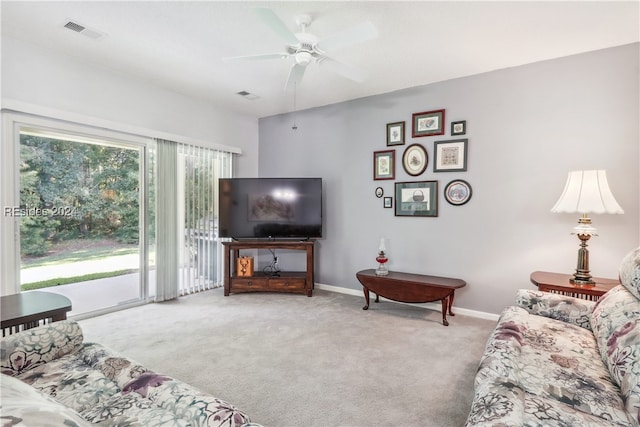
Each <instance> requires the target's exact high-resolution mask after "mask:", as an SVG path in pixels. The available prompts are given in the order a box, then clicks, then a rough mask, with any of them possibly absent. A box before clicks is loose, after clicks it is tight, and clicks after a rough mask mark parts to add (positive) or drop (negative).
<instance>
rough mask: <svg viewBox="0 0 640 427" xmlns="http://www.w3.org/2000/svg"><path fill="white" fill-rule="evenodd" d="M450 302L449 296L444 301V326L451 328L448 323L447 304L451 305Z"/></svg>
mask: <svg viewBox="0 0 640 427" xmlns="http://www.w3.org/2000/svg"><path fill="white" fill-rule="evenodd" d="M448 300H449V297H448V296H446V297H444V298H443V299H442V324H443V325H444V326H449V322H447V304H448V303H449V301H448Z"/></svg>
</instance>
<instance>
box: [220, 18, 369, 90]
mask: <svg viewBox="0 0 640 427" xmlns="http://www.w3.org/2000/svg"><path fill="white" fill-rule="evenodd" d="M254 11H255V12H256V14H257V15H258V17H259V18H260V19H262V21H263V22H264V23H265V24H266V25H267V26H269V27H270V28H271V29H272V30H273V31H275V32H276V33H277V34H278V35H279V36H280V37H282V39H283V40H284V41H285V42H286V45H285V51H284V52H280V53H265V54H259V55H245V56H233V57H228V58H224V60H225V61H237V60H262V59H278V58H280V59H286V58H291V57H293V58H294V60H295V62H294V64H293V65H292V67H291V70H290V71H289V77H288V78H287V83H286V84H285V90H290V89H293V88H294V87H295V86H296V85H300V82H301V81H302V76H303V75H304V72H305V70H306V69H307V66H308V65H309V64H310V63H311V62H315V63H317V64H318V65H320V66H321V67H323V68H326V69H328V70H330V71H333V72H334V73H337V74H340V75H341V76H343V77H346V78H348V79H350V80H353V81H355V82H358V83H361V82H363V81H364V80H365V78H366V72H365V71H363V70H361V69H359V68H357V67H354V66H351V65H348V64H344V63H342V62H338V61H336V60H334V59H331V58H330V57H328V56H327V55H326V53H327V52H329V51H332V50H334V49H340V48H343V47H347V46H352V45H354V44H357V43H362V42H364V41H367V40H370V39H373V38H376V37H377V36H378V31H377V30H376V28H375V27H374V25H373V24H372V23H371V22H369V21H367V22H363V23H361V24H359V25H356V26H354V27H351V28H349V29H347V30H344V31H341V32H339V33H337V34H334V35H333V36H329V37H326V38H323V39H320V38H318V37H317V36H315V35H313V34H311V33H309V32H307V29H308V28H309V26H310V25H311V21H312V19H311V15H308V14H302V15H298V16H296V17H295V21H296V24H297V25H298V27H299V28H300V31H299V32H297V33H293V32H292V31H291V30H289V28H287V26H286V25H285V24H284V22H282V20H280V18H278V16H277V15H276V14H275V13H274V12H273V10H271V9H268V8H256V9H254Z"/></svg>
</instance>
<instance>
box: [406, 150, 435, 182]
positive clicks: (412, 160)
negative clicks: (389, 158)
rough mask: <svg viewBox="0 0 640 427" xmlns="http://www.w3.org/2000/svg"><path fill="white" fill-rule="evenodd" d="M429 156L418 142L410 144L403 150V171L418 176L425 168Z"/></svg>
mask: <svg viewBox="0 0 640 427" xmlns="http://www.w3.org/2000/svg"><path fill="white" fill-rule="evenodd" d="M427 163H429V156H427V150H426V149H425V148H424V147H423V146H422V145H420V144H411V145H410V146H408V147H407V149H406V150H404V154H403V155H402V166H404V170H405V172H407V173H408V174H409V175H412V176H418V175H420V174H421V173H422V172H424V170H425V169H426V168H427Z"/></svg>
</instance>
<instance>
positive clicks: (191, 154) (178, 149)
mask: <svg viewBox="0 0 640 427" xmlns="http://www.w3.org/2000/svg"><path fill="white" fill-rule="evenodd" d="M157 143H158V162H157V165H158V171H157V174H158V180H157V183H158V186H157V203H158V210H157V227H158V229H157V239H156V241H157V251H156V258H157V259H156V265H157V280H156V284H157V292H156V301H164V300H167V299H172V298H176V297H177V296H180V295H185V294H190V293H195V292H199V291H203V290H206V289H212V288H215V287H219V286H222V275H223V271H222V250H221V244H220V240H219V238H218V180H219V179H220V178H228V177H231V173H232V171H231V167H232V156H233V154H232V153H229V152H225V151H219V150H213V149H210V148H204V147H199V146H195V145H189V144H183V143H176V142H171V141H163V140H157Z"/></svg>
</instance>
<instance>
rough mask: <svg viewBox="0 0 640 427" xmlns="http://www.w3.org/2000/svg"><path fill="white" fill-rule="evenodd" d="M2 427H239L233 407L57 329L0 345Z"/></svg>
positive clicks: (70, 330) (76, 332) (75, 332)
mask: <svg viewBox="0 0 640 427" xmlns="http://www.w3.org/2000/svg"><path fill="white" fill-rule="evenodd" d="M0 363H1V368H2V377H1V378H0V380H1V382H0V386H1V397H2V403H1V415H0V422H1V424H2V425H3V426H5V425H11V426H14V425H15V426H37V427H42V426H63V425H64V426H84V425H95V424H98V425H110V426H115V425H117V426H123V427H124V426H141V427H142V426H144V427H147V426H163V427H164V426H226V427H232V426H243V425H257V424H249V418H248V417H247V416H246V415H245V414H244V413H243V412H241V411H239V410H238V409H236V408H235V407H234V406H232V405H230V404H229V403H226V402H224V401H222V400H220V399H217V398H214V397H211V396H208V395H206V394H204V393H202V392H200V391H198V390H197V389H195V388H193V387H191V386H189V385H187V384H185V383H182V382H180V381H178V380H175V379H173V378H170V377H168V376H166V375H161V374H157V373H154V372H151V371H149V370H148V369H146V368H145V367H143V366H142V365H140V364H138V363H136V362H134V361H133V360H131V359H128V358H126V357H123V356H121V355H118V354H116V353H114V352H113V351H111V350H109V349H107V348H106V347H103V346H102V345H100V344H96V343H85V342H84V338H83V334H82V330H81V328H80V325H79V324H78V323H76V322H74V321H72V320H65V321H62V322H54V323H50V324H48V325H44V326H40V327H37V328H34V329H29V330H27V331H22V332H19V333H17V334H14V335H9V336H7V337H4V338H2V342H1V346H0Z"/></svg>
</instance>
